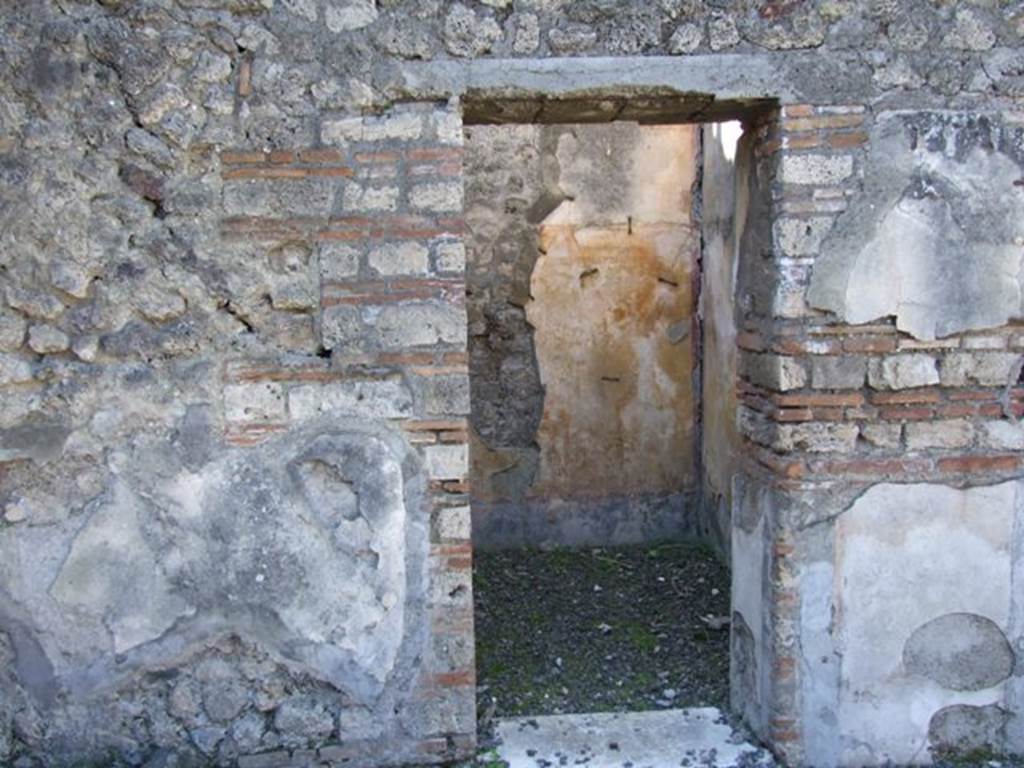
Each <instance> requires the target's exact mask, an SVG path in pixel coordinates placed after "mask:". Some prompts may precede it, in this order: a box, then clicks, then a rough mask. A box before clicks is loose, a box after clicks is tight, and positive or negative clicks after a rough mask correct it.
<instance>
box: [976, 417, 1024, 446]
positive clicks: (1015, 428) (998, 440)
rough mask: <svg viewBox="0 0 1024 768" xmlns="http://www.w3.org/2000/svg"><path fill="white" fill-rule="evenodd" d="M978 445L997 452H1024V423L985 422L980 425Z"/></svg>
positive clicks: (1001, 420) (1002, 420) (1005, 421)
mask: <svg viewBox="0 0 1024 768" xmlns="http://www.w3.org/2000/svg"><path fill="white" fill-rule="evenodd" d="M978 443H979V445H981V447H983V448H994V449H996V450H1011V451H1021V450H1024V423H1022V422H1019V421H1007V420H1004V419H1000V420H998V421H985V422H982V423H981V424H979V425H978Z"/></svg>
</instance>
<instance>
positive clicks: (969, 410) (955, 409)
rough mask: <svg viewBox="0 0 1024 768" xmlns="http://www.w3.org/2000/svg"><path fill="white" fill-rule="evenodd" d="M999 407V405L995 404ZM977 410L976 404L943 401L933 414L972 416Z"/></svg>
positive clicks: (946, 416) (940, 416)
mask: <svg viewBox="0 0 1024 768" xmlns="http://www.w3.org/2000/svg"><path fill="white" fill-rule="evenodd" d="M996 409H997V410H998V409H999V406H998V405H997V406H996ZM977 412H978V406H977V405H974V404H972V403H943V404H942V405H940V406H938V407H937V408H936V409H935V415H936V416H938V417H939V418H943V419H959V418H963V417H964V416H974V415H975V414H976V413H977Z"/></svg>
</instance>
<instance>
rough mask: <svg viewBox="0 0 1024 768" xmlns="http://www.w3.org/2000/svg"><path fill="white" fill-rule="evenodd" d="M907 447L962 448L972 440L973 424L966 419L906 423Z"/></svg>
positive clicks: (912, 448)
mask: <svg viewBox="0 0 1024 768" xmlns="http://www.w3.org/2000/svg"><path fill="white" fill-rule="evenodd" d="M906 435H907V448H909V449H910V450H917V449H921V448H964V447H966V446H968V445H970V444H971V442H972V441H973V440H974V425H973V424H972V423H971V422H970V421H968V420H967V419H947V420H944V421H931V422H929V421H920V422H912V423H908V424H907V425H906Z"/></svg>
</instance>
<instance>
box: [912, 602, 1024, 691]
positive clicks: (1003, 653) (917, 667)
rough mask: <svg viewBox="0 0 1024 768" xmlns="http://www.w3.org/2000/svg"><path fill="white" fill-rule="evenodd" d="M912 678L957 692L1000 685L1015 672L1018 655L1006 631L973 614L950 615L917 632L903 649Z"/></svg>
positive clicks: (919, 628)
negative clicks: (1015, 658) (929, 681)
mask: <svg viewBox="0 0 1024 768" xmlns="http://www.w3.org/2000/svg"><path fill="white" fill-rule="evenodd" d="M903 664H904V666H905V667H906V669H907V671H908V672H909V673H910V674H912V675H921V676H923V677H927V678H928V679H929V680H934V681H935V682H936V683H938V684H939V685H941V686H943V687H945V688H951V689H953V690H955V691H980V690H982V689H984V688H991V687H992V686H994V685H998V684H999V683H1001V682H1002V681H1003V680H1005V679H1006V678H1007V677H1009V676H1010V673H1011V672H1012V671H1013V665H1014V655H1013V650H1012V649H1011V648H1010V644H1009V643H1008V642H1007V640H1006V636H1005V635H1004V634H1003V632H1002V630H1001V629H999V627H998V626H997V625H996V623H995V622H994V621H992V620H991V619H987V618H985V617H984V616H978V615H977V614H973V613H947V614H946V615H944V616H939V617H938V618H937V619H932V620H931V621H929V622H927V623H926V624H922V625H921V626H920V627H918V628H917V629H915V630H914V633H913V634H912V635H911V636H910V637H909V638H907V642H906V645H904V646H903Z"/></svg>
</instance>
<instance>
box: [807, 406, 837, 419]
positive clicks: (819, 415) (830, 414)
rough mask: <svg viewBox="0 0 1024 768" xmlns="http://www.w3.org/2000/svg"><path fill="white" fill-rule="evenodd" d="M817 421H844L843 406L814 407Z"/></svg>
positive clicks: (813, 411) (813, 410)
mask: <svg viewBox="0 0 1024 768" xmlns="http://www.w3.org/2000/svg"><path fill="white" fill-rule="evenodd" d="M812 413H813V414H814V420H815V421H843V419H844V416H845V414H844V412H843V409H842V408H813V409H812Z"/></svg>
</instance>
